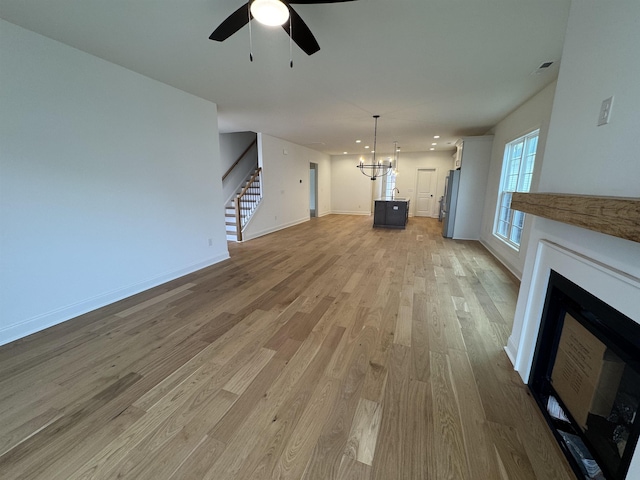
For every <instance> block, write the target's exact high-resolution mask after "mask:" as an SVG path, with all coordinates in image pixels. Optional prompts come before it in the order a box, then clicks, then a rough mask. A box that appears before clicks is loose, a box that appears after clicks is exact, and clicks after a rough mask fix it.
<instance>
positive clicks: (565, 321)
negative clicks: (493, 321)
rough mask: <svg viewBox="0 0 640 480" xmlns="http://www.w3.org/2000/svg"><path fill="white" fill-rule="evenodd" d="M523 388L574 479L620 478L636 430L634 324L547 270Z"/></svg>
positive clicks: (638, 397)
mask: <svg viewBox="0 0 640 480" xmlns="http://www.w3.org/2000/svg"><path fill="white" fill-rule="evenodd" d="M529 388H530V390H531V392H532V394H533V397H534V398H535V399H536V401H537V403H538V405H539V406H540V408H541V410H542V412H543V414H544V416H545V418H546V419H547V422H548V424H549V426H550V427H551V429H552V431H553V433H554V435H555V436H556V438H557V440H558V442H559V443H560V445H561V447H562V450H563V451H564V453H565V455H566V456H567V459H568V460H569V463H570V464H571V465H572V467H573V469H574V471H575V472H576V475H577V476H578V478H587V479H591V478H595V479H605V478H606V479H610V480H623V479H625V478H626V475H627V471H628V469H629V465H630V463H631V460H632V458H633V455H634V451H635V447H636V444H637V442H638V436H639V434H640V324H638V323H636V322H635V321H634V320H632V319H631V318H629V317H627V316H626V315H624V314H622V313H621V312H619V311H617V310H616V309H615V308H613V307H611V306H610V305H608V304H607V303H605V302H603V301H602V300H600V299H599V298H597V297H596V296H594V295H593V294H591V293H589V292H588V291H586V290H585V289H583V288H581V287H580V286H578V285H576V284H575V283H573V282H572V281H570V280H568V279H567V278H565V277H564V276H562V275H561V274H559V273H558V272H556V271H554V270H553V269H552V270H550V272H549V279H548V285H547V291H546V297H545V302H544V308H543V312H542V317H541V321H540V326H539V331H538V337H537V342H536V347H535V351H534V356H533V361H532V368H531V374H530V377H529Z"/></svg>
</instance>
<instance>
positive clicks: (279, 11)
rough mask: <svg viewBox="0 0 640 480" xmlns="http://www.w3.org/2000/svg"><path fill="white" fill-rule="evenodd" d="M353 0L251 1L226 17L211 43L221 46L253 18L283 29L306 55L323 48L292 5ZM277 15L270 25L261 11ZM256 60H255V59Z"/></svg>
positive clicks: (213, 34)
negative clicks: (217, 43) (214, 41)
mask: <svg viewBox="0 0 640 480" xmlns="http://www.w3.org/2000/svg"><path fill="white" fill-rule="evenodd" d="M352 1H354V0H249V1H248V2H247V3H245V4H244V5H243V6H241V7H240V8H239V9H237V10H236V11H235V12H233V13H232V14H231V15H229V16H228V17H227V19H226V20H225V21H224V22H222V23H221V24H220V25H219V26H218V28H216V29H215V30H214V31H213V33H212V34H211V35H210V36H209V39H210V40H216V41H218V42H222V41H224V40H226V39H227V38H229V37H230V36H231V35H233V34H234V33H236V32H237V31H238V30H240V29H241V28H242V27H244V26H245V25H246V24H248V23H249V21H250V20H251V19H253V18H255V19H256V20H258V21H259V22H261V23H265V24H266V25H273V26H275V25H282V28H283V29H284V31H285V32H287V34H288V35H289V37H290V38H291V40H293V41H294V42H295V43H296V44H297V45H298V46H299V47H300V48H301V49H302V50H303V51H304V52H305V53H306V54H307V55H313V54H314V53H316V52H317V51H318V50H320V45H318V42H317V40H316V38H315V37H314V36H313V33H311V30H309V27H308V26H307V24H306V23H305V22H304V20H302V18H301V17H300V15H298V13H297V12H296V11H295V10H294V9H293V7H292V6H291V4H305V5H309V4H316V3H340V2H352ZM263 8H264V9H265V10H266V11H267V14H268V13H274V14H275V17H278V18H276V19H275V20H273V21H272V22H271V23H268V21H269V20H263V19H262V16H261V13H262V11H261V10H262V9H263ZM252 59H253V58H252Z"/></svg>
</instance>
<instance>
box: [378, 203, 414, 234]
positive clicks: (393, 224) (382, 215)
mask: <svg viewBox="0 0 640 480" xmlns="http://www.w3.org/2000/svg"><path fill="white" fill-rule="evenodd" d="M408 220H409V199H407V198H396V199H393V200H376V201H375V208H374V211H373V226H374V228H376V227H380V228H405V227H406V225H407V221H408Z"/></svg>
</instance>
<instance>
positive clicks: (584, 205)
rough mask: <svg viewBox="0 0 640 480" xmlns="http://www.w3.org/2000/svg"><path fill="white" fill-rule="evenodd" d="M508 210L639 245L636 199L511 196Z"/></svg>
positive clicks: (639, 211)
mask: <svg viewBox="0 0 640 480" xmlns="http://www.w3.org/2000/svg"><path fill="white" fill-rule="evenodd" d="M511 208H512V209H513V210H519V211H521V212H525V213H530V214H531V215H537V216H539V217H544V218H548V219H551V220H556V221H558V222H564V223H568V224H569V225H576V226H578V227H583V228H588V229H589V230H595V231H596V232H600V233H605V234H607V235H613V236H615V237H620V238H624V239H626V240H631V241H634V242H639V243H640V198H626V197H599V196H593V195H572V194H565V193H514V194H513V198H512V200H511Z"/></svg>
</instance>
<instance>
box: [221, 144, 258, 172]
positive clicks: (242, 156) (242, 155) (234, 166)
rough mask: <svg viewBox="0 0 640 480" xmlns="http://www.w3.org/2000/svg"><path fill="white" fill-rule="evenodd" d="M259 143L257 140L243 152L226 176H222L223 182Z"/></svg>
mask: <svg viewBox="0 0 640 480" xmlns="http://www.w3.org/2000/svg"><path fill="white" fill-rule="evenodd" d="M257 142H258V139H255V140H254V141H253V142H251V144H250V145H249V146H248V147H247V148H246V149H245V151H244V152H242V153H241V154H240V156H239V157H238V159H237V160H236V161H235V162H233V165H231V167H229V170H227V171H226V172H225V173H224V175H222V181H223V182H224V179H225V178H227V177H228V176H229V174H230V173H231V171H232V170H233V169H234V168H236V166H237V165H238V164H239V163H240V160H242V159H243V158H244V156H245V155H246V154H247V153H249V150H251V148H252V147H253V146H254V145H255V144H256V143H257Z"/></svg>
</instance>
